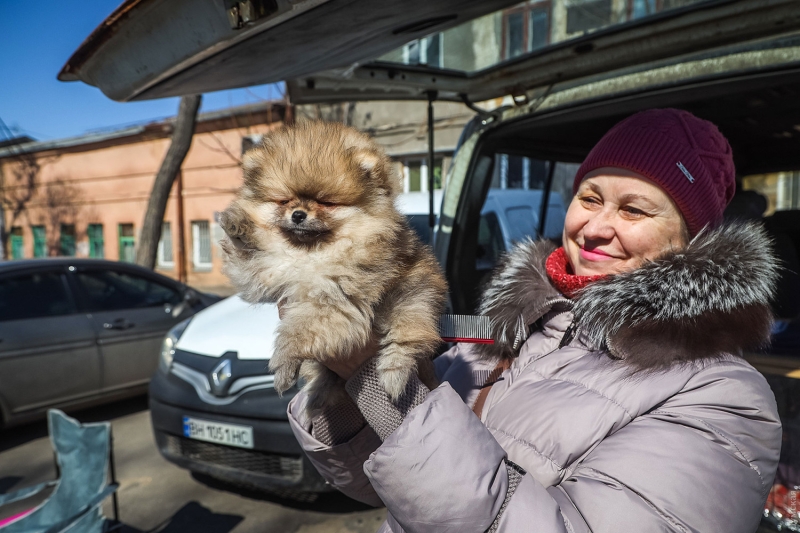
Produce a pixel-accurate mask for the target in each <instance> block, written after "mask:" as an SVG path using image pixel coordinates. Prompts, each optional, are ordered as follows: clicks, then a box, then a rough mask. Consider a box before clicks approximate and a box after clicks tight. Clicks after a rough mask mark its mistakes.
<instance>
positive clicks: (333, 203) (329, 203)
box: [317, 202, 339, 207]
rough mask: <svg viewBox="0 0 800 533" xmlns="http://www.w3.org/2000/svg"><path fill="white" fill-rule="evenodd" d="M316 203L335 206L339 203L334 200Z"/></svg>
mask: <svg viewBox="0 0 800 533" xmlns="http://www.w3.org/2000/svg"><path fill="white" fill-rule="evenodd" d="M317 203H318V204H319V205H322V206H325V207H336V206H337V205H339V204H337V203H336V202H317Z"/></svg>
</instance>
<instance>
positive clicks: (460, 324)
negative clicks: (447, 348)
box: [439, 315, 494, 344]
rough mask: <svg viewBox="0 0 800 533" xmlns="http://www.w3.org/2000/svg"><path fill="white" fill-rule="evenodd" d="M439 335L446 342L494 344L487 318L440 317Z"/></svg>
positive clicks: (473, 316)
mask: <svg viewBox="0 0 800 533" xmlns="http://www.w3.org/2000/svg"><path fill="white" fill-rule="evenodd" d="M439 335H440V336H441V337H442V340H443V341H446V342H471V343H476V344H494V339H493V338H492V330H491V327H490V325H489V317H488V316H475V315H442V316H441V317H439Z"/></svg>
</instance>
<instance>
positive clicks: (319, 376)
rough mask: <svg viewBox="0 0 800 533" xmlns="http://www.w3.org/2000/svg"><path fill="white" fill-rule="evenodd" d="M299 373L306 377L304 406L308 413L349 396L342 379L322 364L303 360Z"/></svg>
mask: <svg viewBox="0 0 800 533" xmlns="http://www.w3.org/2000/svg"><path fill="white" fill-rule="evenodd" d="M300 373H301V375H302V376H303V378H304V379H306V386H305V391H306V393H307V394H308V403H307V405H306V408H307V409H308V411H309V412H310V413H312V414H315V413H319V412H322V411H323V410H324V409H325V407H328V406H333V405H337V404H339V403H341V402H343V401H346V400H347V399H348V398H349V396H348V395H347V392H346V391H345V389H344V380H342V379H341V378H340V377H339V376H337V375H336V374H335V373H334V372H333V371H331V370H329V369H328V368H326V367H325V366H323V365H322V364H320V363H318V362H316V361H304V362H303V368H302V370H301V372H300Z"/></svg>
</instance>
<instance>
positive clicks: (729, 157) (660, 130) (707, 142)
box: [573, 109, 736, 237]
mask: <svg viewBox="0 0 800 533" xmlns="http://www.w3.org/2000/svg"><path fill="white" fill-rule="evenodd" d="M602 167H617V168H624V169H626V170H632V171H634V172H636V173H638V174H641V175H642V176H644V177H646V178H648V179H649V180H651V181H653V182H655V183H656V184H657V185H659V186H660V187H661V188H662V189H664V191H666V193H667V194H668V195H669V196H670V197H671V198H672V199H673V200H674V201H675V204H676V205H677V206H678V209H679V210H680V212H681V214H682V215H683V219H684V220H685V221H686V226H687V228H688V229H689V234H690V235H691V236H692V237H693V236H695V235H697V233H698V232H699V231H700V230H701V229H703V227H705V226H706V225H709V226H712V227H713V226H716V225H717V224H719V223H720V222H721V221H722V212H723V211H724V210H725V206H727V205H728V202H730V201H731V198H733V194H734V192H735V191H736V180H735V177H736V176H735V175H736V169H735V168H734V165H733V154H732V151H731V146H730V144H728V141H727V139H725V137H724V136H723V135H722V133H720V131H719V129H717V127H716V126H715V125H714V124H712V123H711V122H708V121H707V120H703V119H700V118H697V117H696V116H694V115H692V114H691V113H689V112H687V111H682V110H680V109H649V110H647V111H642V112H641V113H637V114H635V115H632V116H630V117H628V118H626V119H625V120H623V121H622V122H620V123H619V124H617V125H616V126H614V127H613V128H611V129H610V130H609V131H608V132H607V133H606V134H605V135H604V136H603V138H602V139H600V141H599V142H598V143H597V144H596V145H595V147H594V148H592V151H591V152H589V155H588V156H587V157H586V160H584V162H583V164H582V165H581V166H580V168H579V169H578V174H577V175H576V176H575V183H574V185H573V193H575V192H577V191H578V186H579V185H580V183H581V181H582V180H583V178H584V176H586V174H588V173H589V172H591V171H592V170H595V169H597V168H602Z"/></svg>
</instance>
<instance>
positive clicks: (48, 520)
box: [0, 409, 120, 533]
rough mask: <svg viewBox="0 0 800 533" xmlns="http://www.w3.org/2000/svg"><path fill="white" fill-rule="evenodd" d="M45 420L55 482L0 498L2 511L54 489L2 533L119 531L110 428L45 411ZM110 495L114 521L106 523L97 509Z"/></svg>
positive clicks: (106, 425)
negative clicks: (55, 470)
mask: <svg viewBox="0 0 800 533" xmlns="http://www.w3.org/2000/svg"><path fill="white" fill-rule="evenodd" d="M47 421H48V426H49V429H50V441H51V442H52V444H53V449H54V450H55V453H56V460H57V461H58V469H59V472H60V476H59V479H58V480H56V481H48V482H46V483H41V484H39V485H36V486H33V487H26V488H24V489H21V490H19V491H17V492H14V493H11V494H0V506H2V505H4V504H6V503H11V502H15V501H19V500H23V499H25V498H30V497H31V496H33V495H35V494H38V493H39V492H41V491H43V490H45V489H46V488H49V487H55V489H54V490H53V493H52V494H51V495H50V497H49V498H47V499H46V500H45V501H44V502H43V503H41V504H40V505H39V506H37V507H36V508H35V509H33V510H32V511H31V512H29V513H27V514H25V515H24V516H21V517H20V518H18V519H16V520H14V521H12V522H9V523H7V524H6V525H4V526H0V533H60V532H62V531H67V530H69V532H70V533H102V532H108V531H111V530H113V529H116V528H118V527H120V523H119V520H118V508H117V507H118V506H117V499H116V490H117V488H118V487H119V485H118V483H117V482H116V480H115V474H114V457H113V447H112V436H111V424H109V423H108V422H101V423H97V424H80V423H79V422H78V421H77V420H75V419H74V418H70V417H68V416H67V415H65V414H64V413H63V412H61V411H58V410H56V409H51V410H50V411H48V413H47ZM112 495H113V498H114V502H113V503H114V520H113V522H111V523H109V521H107V520H106V519H105V518H104V517H103V515H102V511H101V509H100V505H101V504H102V503H103V500H105V499H106V498H107V497H108V496H112Z"/></svg>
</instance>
